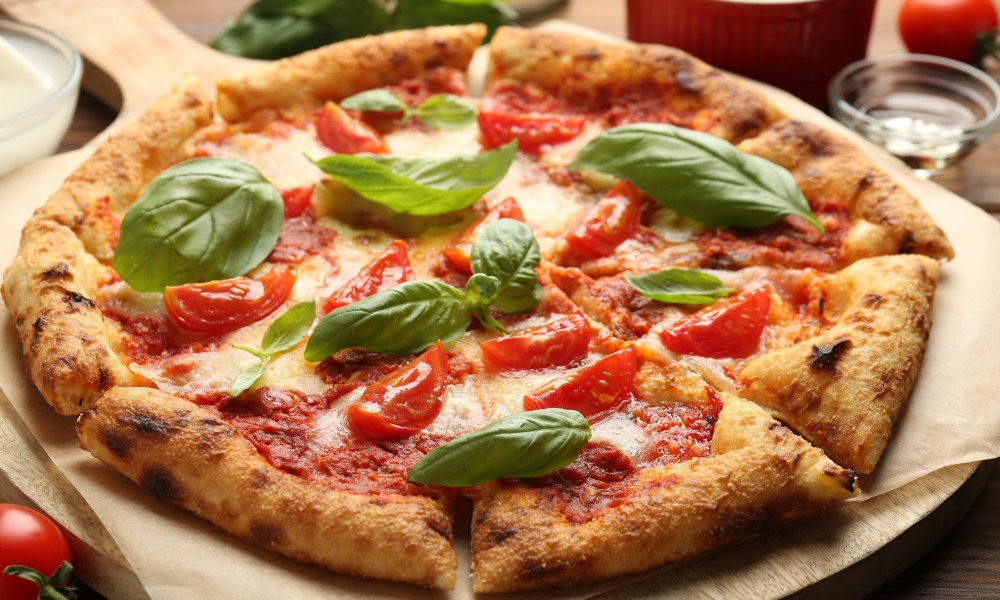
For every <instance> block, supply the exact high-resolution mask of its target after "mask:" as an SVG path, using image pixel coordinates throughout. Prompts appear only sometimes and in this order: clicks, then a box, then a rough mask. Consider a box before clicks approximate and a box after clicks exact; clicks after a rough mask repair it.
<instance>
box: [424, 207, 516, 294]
mask: <svg viewBox="0 0 1000 600" xmlns="http://www.w3.org/2000/svg"><path fill="white" fill-rule="evenodd" d="M500 219H515V220H517V221H521V222H522V223H523V222H524V213H523V212H522V211H521V205H520V204H518V203H517V200H515V199H513V198H507V199H505V200H504V201H503V202H501V203H500V204H497V205H496V206H494V207H493V208H491V209H490V210H489V211H488V212H487V213H486V214H485V215H483V216H481V217H479V218H478V219H476V220H475V221H474V222H472V223H470V224H469V226H468V227H466V228H465V229H463V230H462V231H461V232H459V234H458V235H456V236H455V237H453V238H451V239H450V240H448V242H447V243H446V244H445V245H444V247H443V248H442V249H441V251H442V252H443V253H444V257H445V259H446V260H447V261H448V264H450V265H451V266H452V267H454V268H455V269H457V270H459V271H461V272H462V273H465V274H466V275H472V266H471V265H470V264H469V253H470V252H472V244H473V242H475V241H476V238H477V237H479V234H480V233H482V232H483V230H484V229H486V228H487V227H489V226H490V225H492V224H493V223H496V222H497V221H499V220H500Z"/></svg>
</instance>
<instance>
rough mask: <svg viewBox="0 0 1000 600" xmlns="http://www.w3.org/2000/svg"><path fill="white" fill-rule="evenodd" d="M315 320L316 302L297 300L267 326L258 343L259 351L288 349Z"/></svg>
mask: <svg viewBox="0 0 1000 600" xmlns="http://www.w3.org/2000/svg"><path fill="white" fill-rule="evenodd" d="M315 320H316V303H315V302H312V301H310V302H299V303H298V304H296V305H295V306H293V307H291V308H289V309H288V310H287V311H286V312H285V314H283V315H281V316H280V317H278V318H277V319H275V321H274V322H273V323H271V324H270V325H269V326H268V327H267V331H265V332H264V339H263V340H262V341H261V343H260V348H261V351H263V352H264V353H266V354H269V355H274V354H277V353H279V352H284V351H285V350H288V349H289V348H291V347H293V346H294V345H295V344H298V343H299V342H300V341H301V340H302V338H303V337H305V335H306V333H308V332H309V328H310V327H312V324H313V321H315Z"/></svg>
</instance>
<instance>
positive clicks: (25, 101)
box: [0, 35, 55, 120]
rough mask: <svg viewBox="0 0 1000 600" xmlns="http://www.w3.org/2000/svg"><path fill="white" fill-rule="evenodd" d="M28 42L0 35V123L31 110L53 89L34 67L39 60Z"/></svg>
mask: <svg viewBox="0 0 1000 600" xmlns="http://www.w3.org/2000/svg"><path fill="white" fill-rule="evenodd" d="M29 42H30V40H27V39H24V38H21V37H20V36H16V35H7V36H6V37H5V36H4V35H0V120H3V119H6V118H7V117H10V116H13V115H15V114H17V113H19V112H22V111H24V110H27V109H29V108H31V107H32V106H34V105H36V104H38V103H39V102H41V101H42V100H44V99H45V97H46V96H48V95H49V94H51V93H52V91H53V90H54V89H55V84H54V83H53V81H52V78H51V77H49V76H48V75H46V74H45V73H44V72H43V71H41V70H40V69H39V68H38V66H36V64H35V62H36V61H38V60H39V59H40V57H39V56H38V53H37V52H35V51H34V50H33V48H34V46H33V45H32V44H30V43H29Z"/></svg>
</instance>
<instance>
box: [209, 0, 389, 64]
mask: <svg viewBox="0 0 1000 600" xmlns="http://www.w3.org/2000/svg"><path fill="white" fill-rule="evenodd" d="M388 27H389V13H388V12H386V10H385V9H384V8H382V6H381V5H379V3H377V2H374V1H373V0H260V1H259V2H255V3H254V4H253V5H251V6H250V7H249V8H248V9H247V10H246V11H244V12H243V13H242V14H241V15H240V16H239V17H238V18H237V19H236V20H235V21H232V22H230V23H227V24H226V29H225V31H223V33H222V35H221V36H219V37H218V38H217V39H216V40H215V41H214V42H212V47H213V48H215V49H216V50H220V51H222V52H226V53H227V54H235V55H237V56H246V57H249V58H263V59H276V58H284V57H286V56H292V55H294V54H299V53H300V52H304V51H306V50H311V49H313V48H319V47H320V46H325V45H327V44H332V43H334V42H339V41H342V40H346V39H350V38H353V37H361V36H365V35H369V34H374V33H382V32H384V31H386V30H387V29H388Z"/></svg>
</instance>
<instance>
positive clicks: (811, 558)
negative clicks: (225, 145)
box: [0, 0, 991, 599]
mask: <svg viewBox="0 0 1000 600" xmlns="http://www.w3.org/2000/svg"><path fill="white" fill-rule="evenodd" d="M0 10H2V11H3V12H5V13H7V14H8V15H10V16H12V17H14V18H17V19H19V20H23V21H27V22H31V23H36V24H39V25H42V26H44V27H46V28H48V29H50V30H53V31H56V32H58V33H60V34H62V35H63V36H65V37H66V38H67V39H69V40H70V41H71V42H72V43H73V44H74V45H75V46H76V47H77V48H78V49H79V50H80V52H81V54H82V55H83V56H84V57H85V58H86V71H85V75H84V87H85V88H86V89H87V90H88V91H90V92H91V93H92V94H94V95H96V96H98V97H99V98H101V99H102V100H103V101H105V102H106V103H108V104H109V105H110V106H112V107H114V108H117V109H118V110H119V111H120V116H119V118H118V119H117V120H116V121H115V123H114V124H113V125H112V126H111V128H110V129H109V132H110V131H113V130H115V129H116V128H118V127H119V126H120V125H121V124H122V123H127V122H129V121H131V120H132V119H134V118H135V117H136V115H137V114H138V113H140V112H141V111H142V110H143V109H145V107H146V106H148V105H149V104H150V102H152V100H154V99H155V98H157V97H158V96H160V95H161V94H163V93H164V92H165V91H167V90H168V89H169V88H170V87H171V86H172V85H173V84H174V83H175V82H176V81H177V80H179V79H180V78H181V77H182V76H185V75H189V74H194V75H197V76H199V77H200V78H202V79H203V80H204V81H205V82H206V87H209V88H210V87H211V85H210V84H211V82H212V81H214V80H215V79H217V78H218V77H219V76H221V75H223V74H226V73H229V72H231V71H233V70H235V69H241V68H245V67H247V66H248V65H250V64H252V62H253V61H248V60H244V59H238V58H234V57H230V56H226V55H222V54H219V53H216V52H215V51H213V50H211V49H210V48H207V47H205V46H203V45H201V44H199V43H197V42H195V41H193V40H191V39H190V38H188V37H187V36H185V35H184V34H183V33H181V32H180V31H178V30H177V29H176V28H175V27H174V26H173V25H172V24H171V23H169V22H168V21H167V20H166V19H164V18H163V17H162V16H161V15H160V14H159V13H158V12H156V11H155V10H154V9H152V7H150V6H149V5H148V4H147V3H146V2H145V1H143V0H0ZM106 133H107V132H106ZM106 133H105V134H102V136H100V138H99V139H98V140H95V141H94V142H92V143H91V144H89V145H88V146H87V147H85V148H83V149H81V150H79V151H75V152H71V153H67V154H63V155H59V156H55V157H51V158H48V159H45V160H42V161H39V162H38V163H34V164H32V165H28V166H27V167H24V168H22V169H20V170H18V171H16V172H14V173H12V174H11V175H10V176H8V177H6V178H3V179H0V203H2V204H0V206H2V208H0V210H2V211H3V214H4V221H7V222H13V223H14V224H16V227H17V229H19V228H20V224H21V223H23V222H24V221H25V220H26V219H27V217H28V215H29V214H30V212H31V210H32V209H33V208H34V207H35V206H38V205H40V204H41V203H42V202H43V201H44V200H45V198H46V197H47V196H48V195H49V194H50V193H51V192H53V191H54V190H55V189H56V188H57V187H58V185H59V183H60V182H61V181H62V180H63V179H64V178H65V176H66V175H68V173H69V172H70V171H71V170H72V169H73V168H74V167H75V166H76V165H78V164H79V163H80V162H81V161H82V160H83V159H84V158H85V157H86V156H87V155H88V154H89V153H90V152H91V150H92V148H93V147H94V145H95V144H97V143H99V142H100V140H101V139H103V137H104V136H105V135H106ZM15 201H16V204H15ZM0 242H2V243H3V244H4V246H3V248H4V252H3V253H2V254H0V256H3V257H7V256H10V255H11V252H12V250H11V248H13V246H14V244H16V239H14V240H10V239H7V240H0ZM5 265H6V263H4V266H5ZM3 321H4V322H5V323H4V324H3V325H2V328H0V345H3V347H5V348H8V349H9V348H14V347H19V341H18V340H17V338H16V334H15V333H14V332H13V327H12V325H11V324H10V323H7V321H9V316H6V315H4V316H3ZM17 354H18V352H14V353H13V355H14V356H16V355H17ZM0 384H2V385H3V386H4V389H5V390H7V389H8V386H18V387H19V388H20V387H23V386H24V385H25V382H24V381H16V382H11V381H0ZM29 386H30V384H29ZM40 402H41V401H40V399H39V403H40ZM71 428H72V425H71V419H68V418H62V417H58V416H56V415H54V414H53V413H51V411H49V410H47V407H45V406H39V407H37V410H36V409H34V408H31V409H28V410H25V409H24V408H22V409H21V410H20V412H19V411H18V409H16V408H15V406H14V405H13V404H12V403H11V402H10V401H9V400H8V398H7V396H6V395H5V394H2V393H0V500H5V501H16V502H19V503H22V504H27V505H33V506H36V507H39V508H41V509H42V510H43V511H45V512H47V513H48V514H50V515H51V516H53V517H54V518H55V519H56V520H57V521H59V522H60V523H61V524H62V525H63V526H64V528H65V529H66V530H67V532H68V533H69V534H70V538H71V546H72V550H73V554H74V557H75V561H76V567H77V572H78V574H79V575H80V576H81V578H82V579H83V580H84V581H86V582H87V583H88V584H89V585H91V586H92V587H93V588H95V589H97V590H98V591H100V592H101V593H103V594H104V595H106V596H108V597H109V598H115V599H117V598H144V597H149V596H148V594H147V593H146V588H145V586H144V584H143V582H141V581H140V579H139V578H138V576H137V575H136V573H137V572H138V573H139V574H140V575H141V574H142V573H143V569H142V568H139V569H135V568H133V565H131V564H130V562H129V559H128V557H127V556H126V554H125V553H124V552H123V551H122V549H121V546H120V544H119V542H117V541H116V540H115V539H114V538H113V537H112V535H111V534H110V533H109V532H108V530H107V529H106V528H105V526H104V525H103V524H102V522H101V520H100V519H99V518H98V517H97V515H96V514H95V511H94V510H93V509H92V508H91V507H90V506H89V505H88V504H87V502H86V501H85V500H84V499H83V497H82V496H81V495H80V493H79V492H78V491H77V489H76V488H75V487H74V486H73V485H72V484H71V483H70V482H69V481H68V480H67V479H66V477H65V476H64V475H63V473H62V471H61V470H60V468H59V467H57V466H56V464H54V463H53V461H52V460H51V459H50V456H49V455H48V454H47V452H46V449H45V448H50V444H51V443H52V441H53V440H63V443H64V440H65V436H66V435H68V433H67V432H68V431H70V430H71ZM60 436H61V437H60ZM39 439H41V440H42V442H43V444H40V443H39V441H38V440H39ZM43 445H44V446H45V448H43ZM81 454H82V453H81ZM53 456H55V455H53ZM986 466H991V465H989V464H988V463H987V464H986ZM988 476H989V469H988V468H985V467H980V464H979V463H969V464H965V465H958V466H952V467H948V468H945V469H941V470H939V471H936V472H934V473H931V474H930V475H927V476H925V477H923V478H921V479H919V480H917V481H915V482H912V483H910V484H908V485H906V486H904V487H902V488H899V489H897V490H894V491H892V492H889V493H887V494H884V495H882V496H879V497H876V498H874V499H872V500H869V501H866V502H864V503H853V504H850V505H848V506H847V507H845V508H843V509H842V510H839V511H836V512H834V513H832V514H829V515H825V516H823V517H821V518H818V519H815V520H812V521H809V522H807V523H802V524H797V525H795V526H792V527H788V528H785V529H784V530H782V531H779V532H775V533H772V534H769V535H765V536H761V537H759V538H756V539H754V540H750V541H748V542H745V543H742V544H739V545H737V546H734V547H732V548H729V549H726V550H723V551H720V552H717V553H715V554H713V555H711V556H709V557H705V558H702V559H699V560H697V561H693V562H690V563H687V564H683V565H678V566H673V567H670V568H666V569H663V570H661V571H658V572H656V573H654V574H653V575H652V576H650V577H645V578H642V579H639V580H638V581H636V580H629V581H621V582H620V585H619V586H618V587H616V588H615V589H612V590H611V591H610V592H606V593H605V595H606V596H608V597H613V598H635V597H651V598H652V597H655V598H668V597H669V598H675V597H676V598H701V597H704V598H709V597H711V598H716V597H754V598H764V597H781V596H787V595H790V594H799V595H802V596H808V597H816V598H823V597H831V596H832V595H833V594H832V592H834V590H835V592H836V596H837V597H850V596H860V595H863V594H865V593H867V592H869V591H871V590H872V589H874V588H876V587H878V586H879V585H881V583H883V582H884V581H886V580H887V579H888V578H890V577H892V576H893V575H895V574H896V573H898V572H899V571H901V570H902V569H903V568H904V567H905V566H906V565H908V564H909V563H910V562H912V561H913V560H915V559H916V558H917V557H918V556H919V555H920V554H921V553H923V552H924V551H925V550H926V549H927V548H929V547H930V546H931V545H933V544H934V543H935V542H936V541H937V540H938V539H940V537H941V536H943V535H944V534H945V533H947V532H948V531H949V530H950V529H951V528H952V527H954V525H955V524H956V523H957V521H958V520H959V519H960V518H961V516H962V515H963V514H964V513H965V511H966V510H967V509H968V507H969V506H970V505H971V503H972V502H973V501H974V500H975V498H976V496H977V495H978V493H979V491H980V489H981V488H982V486H983V485H984V483H985V482H986V480H987V478H988ZM126 500H127V499H126ZM99 508H100V507H99ZM165 510H166V511H167V512H169V510H170V509H165ZM98 512H100V511H98ZM276 560H277V559H276ZM196 592H197V590H188V592H187V593H188V595H192V594H196ZM383 592H384V590H383V589H381V588H380V589H379V590H378V593H379V594H382V593H383ZM331 593H332V594H334V595H335V594H336V593H337V590H333V591H332V592H331ZM341 593H343V592H341ZM389 595H411V594H410V590H409V588H404V587H391V588H390V591H389ZM413 595H418V594H417V593H416V592H414V593H413ZM419 595H423V594H419ZM562 595H563V594H561V593H559V594H545V597H555V596H562ZM570 595H579V593H577V592H572V593H571V594H570ZM171 597H183V596H171ZM540 597H541V596H540Z"/></svg>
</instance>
